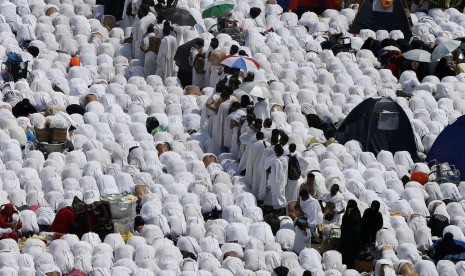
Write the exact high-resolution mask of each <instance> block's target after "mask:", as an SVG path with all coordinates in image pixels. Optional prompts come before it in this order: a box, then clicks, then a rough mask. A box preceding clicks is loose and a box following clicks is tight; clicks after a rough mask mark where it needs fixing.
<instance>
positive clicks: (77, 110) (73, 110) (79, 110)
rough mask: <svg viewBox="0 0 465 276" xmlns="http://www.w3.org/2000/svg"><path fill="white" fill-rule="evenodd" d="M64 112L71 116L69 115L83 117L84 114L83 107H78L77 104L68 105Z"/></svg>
mask: <svg viewBox="0 0 465 276" xmlns="http://www.w3.org/2000/svg"><path fill="white" fill-rule="evenodd" d="M66 112H67V113H68V114H69V115H71V114H81V115H82V116H84V113H86V110H85V109H84V107H82V106H80V105H78V104H70V105H68V106H67V107H66Z"/></svg>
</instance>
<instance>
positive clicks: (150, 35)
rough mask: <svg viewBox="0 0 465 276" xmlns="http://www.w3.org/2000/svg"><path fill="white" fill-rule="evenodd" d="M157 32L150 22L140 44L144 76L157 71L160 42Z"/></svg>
mask: <svg viewBox="0 0 465 276" xmlns="http://www.w3.org/2000/svg"><path fill="white" fill-rule="evenodd" d="M155 32H157V34H156V33H155ZM158 32H159V30H158V29H154V25H153V24H150V25H149V27H148V28H147V34H146V36H145V37H144V39H143V40H142V44H141V45H140V48H141V50H142V51H143V52H144V53H145V60H144V72H145V76H146V77H147V76H150V75H155V73H156V72H157V56H158V50H159V49H160V42H161V40H160V35H159V34H158Z"/></svg>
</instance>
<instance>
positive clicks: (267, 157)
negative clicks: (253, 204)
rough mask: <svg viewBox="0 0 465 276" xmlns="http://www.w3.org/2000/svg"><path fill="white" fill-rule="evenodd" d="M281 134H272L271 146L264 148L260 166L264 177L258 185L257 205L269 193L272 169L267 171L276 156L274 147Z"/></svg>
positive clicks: (261, 202)
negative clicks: (268, 186) (268, 184)
mask: <svg viewBox="0 0 465 276" xmlns="http://www.w3.org/2000/svg"><path fill="white" fill-rule="evenodd" d="M278 141H279V136H277V135H276V136H272V137H271V139H270V146H269V147H267V148H266V149H264V150H263V153H262V157H261V158H260V165H259V168H260V170H261V171H262V177H261V178H260V184H259V187H258V197H257V205H259V206H260V205H262V204H263V202H264V200H265V198H266V193H267V183H268V178H269V176H270V172H271V171H267V168H268V167H270V166H271V165H270V164H271V163H272V162H273V160H274V159H275V158H276V155H275V153H274V147H275V146H276V145H277V144H278Z"/></svg>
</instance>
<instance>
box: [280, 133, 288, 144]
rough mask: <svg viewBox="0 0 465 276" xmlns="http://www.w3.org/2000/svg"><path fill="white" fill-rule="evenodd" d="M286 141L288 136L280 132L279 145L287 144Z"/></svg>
mask: <svg viewBox="0 0 465 276" xmlns="http://www.w3.org/2000/svg"><path fill="white" fill-rule="evenodd" d="M287 142H289V136H287V134H286V133H281V135H280V137H279V144H280V145H281V146H285V145H286V144H287Z"/></svg>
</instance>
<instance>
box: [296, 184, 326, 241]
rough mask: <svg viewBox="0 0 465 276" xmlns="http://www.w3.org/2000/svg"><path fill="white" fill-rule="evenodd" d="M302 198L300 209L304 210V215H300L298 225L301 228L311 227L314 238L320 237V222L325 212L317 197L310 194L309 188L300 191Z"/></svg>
mask: <svg viewBox="0 0 465 276" xmlns="http://www.w3.org/2000/svg"><path fill="white" fill-rule="evenodd" d="M299 198H300V206H299V208H300V210H302V212H303V214H304V216H303V217H299V218H297V220H296V225H297V226H298V227H299V228H301V229H305V228H310V232H311V234H312V239H313V240H315V239H317V238H318V230H317V226H318V224H321V223H323V212H322V211H321V206H320V204H319V203H318V201H317V200H316V199H314V198H313V197H311V196H310V194H309V193H308V191H307V190H301V191H300V192H299Z"/></svg>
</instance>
